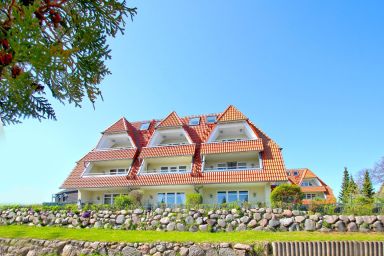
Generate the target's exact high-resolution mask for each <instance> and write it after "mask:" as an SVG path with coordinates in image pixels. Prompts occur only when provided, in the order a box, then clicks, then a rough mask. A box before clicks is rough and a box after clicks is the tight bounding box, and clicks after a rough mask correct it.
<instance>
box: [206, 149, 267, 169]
mask: <svg viewBox="0 0 384 256" xmlns="http://www.w3.org/2000/svg"><path fill="white" fill-rule="evenodd" d="M261 168H262V164H261V160H260V156H259V154H258V153H257V152H241V153H226V154H214V155H206V156H204V169H203V170H204V171H242V170H253V169H261Z"/></svg>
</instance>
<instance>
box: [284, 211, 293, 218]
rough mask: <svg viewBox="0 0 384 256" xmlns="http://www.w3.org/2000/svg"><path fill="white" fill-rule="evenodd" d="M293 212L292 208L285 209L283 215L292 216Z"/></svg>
mask: <svg viewBox="0 0 384 256" xmlns="http://www.w3.org/2000/svg"><path fill="white" fill-rule="evenodd" d="M292 215H293V213H292V211H291V210H284V211H283V216H285V217H292Z"/></svg>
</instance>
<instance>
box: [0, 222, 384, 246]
mask: <svg viewBox="0 0 384 256" xmlns="http://www.w3.org/2000/svg"><path fill="white" fill-rule="evenodd" d="M0 237H2V238H37V239H47V240H55V239H58V240H69V239H73V240H82V241H103V242H156V241H169V242H188V241H193V242H217V243H219V242H241V243H252V242H256V241H271V242H273V241H337V240H344V241H350V240H354V241H383V240H384V233H335V232H333V233H320V232H304V231H301V232H263V231H242V232H230V233H203V232H196V233H192V232H159V231H126V230H108V229H69V228H60V227H28V226H0Z"/></svg>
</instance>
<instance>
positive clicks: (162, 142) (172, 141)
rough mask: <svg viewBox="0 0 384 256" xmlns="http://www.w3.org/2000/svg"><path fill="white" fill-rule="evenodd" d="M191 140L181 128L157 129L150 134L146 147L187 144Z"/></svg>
mask: <svg viewBox="0 0 384 256" xmlns="http://www.w3.org/2000/svg"><path fill="white" fill-rule="evenodd" d="M191 143H192V142H191V141H190V140H189V136H188V135H187V133H186V132H185V131H184V129H182V128H176V129H158V130H156V131H155V134H154V135H153V136H152V139H151V141H150V143H149V144H148V147H156V146H179V145H189V144H191Z"/></svg>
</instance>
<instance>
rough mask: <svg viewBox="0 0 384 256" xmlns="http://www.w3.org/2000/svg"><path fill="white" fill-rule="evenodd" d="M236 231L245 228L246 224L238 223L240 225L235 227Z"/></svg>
mask: <svg viewBox="0 0 384 256" xmlns="http://www.w3.org/2000/svg"><path fill="white" fill-rule="evenodd" d="M236 230H237V231H244V230H247V226H246V225H245V224H244V223H240V225H239V226H238V227H237V228H236Z"/></svg>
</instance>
